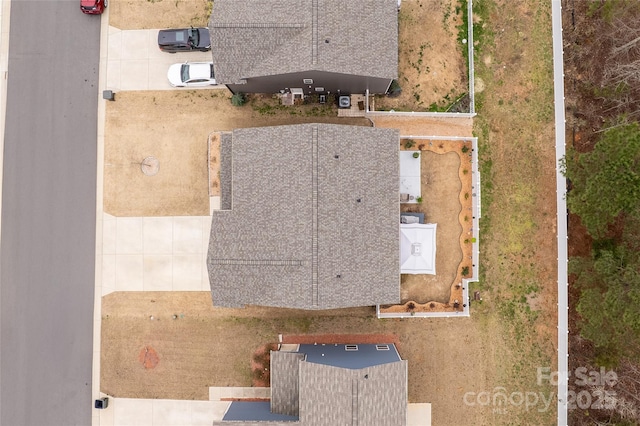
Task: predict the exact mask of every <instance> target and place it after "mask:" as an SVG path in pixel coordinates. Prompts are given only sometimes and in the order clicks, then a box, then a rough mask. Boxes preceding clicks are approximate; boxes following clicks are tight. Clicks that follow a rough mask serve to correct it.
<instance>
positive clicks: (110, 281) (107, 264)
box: [102, 254, 116, 296]
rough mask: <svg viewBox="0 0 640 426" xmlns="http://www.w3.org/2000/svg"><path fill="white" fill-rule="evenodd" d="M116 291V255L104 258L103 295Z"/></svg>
mask: <svg viewBox="0 0 640 426" xmlns="http://www.w3.org/2000/svg"><path fill="white" fill-rule="evenodd" d="M115 290H116V255H115V254H105V255H103V256H102V295H103V296H105V295H107V294H109V293H111V292H112V291H115Z"/></svg>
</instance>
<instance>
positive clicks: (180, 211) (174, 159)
mask: <svg viewBox="0 0 640 426" xmlns="http://www.w3.org/2000/svg"><path fill="white" fill-rule="evenodd" d="M309 122H322V123H341V124H351V125H362V126H371V122H370V121H369V120H367V119H365V118H362V117H355V118H352V117H348V118H339V117H338V116H337V109H336V108H335V107H332V106H322V107H320V105H319V104H315V105H314V104H308V105H299V106H296V107H286V108H284V107H282V106H280V105H279V101H278V100H277V99H273V98H272V97H270V96H253V97H252V98H251V99H250V101H249V102H248V103H247V104H246V105H244V106H242V107H233V106H232V105H231V101H230V94H229V93H227V91H226V90H224V91H223V90H219V89H211V90H192V91H182V90H179V91H175V92H174V91H157V92H153V91H145V92H120V93H118V100H117V102H109V103H108V104H107V114H106V125H105V160H104V161H105V166H104V210H105V212H107V213H109V214H112V215H114V216H184V215H186V216H202V215H204V216H206V215H208V214H209V180H208V179H209V172H208V169H207V167H208V162H207V155H208V154H207V152H208V136H209V134H210V133H211V132H213V131H218V130H233V129H236V128H244V127H258V126H275V125H282V124H297V123H309ZM149 156H152V157H155V158H156V159H157V160H158V161H159V170H158V173H157V174H155V175H153V176H148V175H146V174H144V173H143V165H142V164H141V163H142V161H143V160H144V159H145V158H147V157H149Z"/></svg>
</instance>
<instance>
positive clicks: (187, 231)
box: [173, 217, 203, 254]
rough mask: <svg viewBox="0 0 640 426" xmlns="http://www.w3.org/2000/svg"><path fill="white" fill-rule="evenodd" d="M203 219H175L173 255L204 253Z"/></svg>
mask: <svg viewBox="0 0 640 426" xmlns="http://www.w3.org/2000/svg"><path fill="white" fill-rule="evenodd" d="M202 238H203V235H202V219H201V218H200V217H175V218H174V220H173V253H174V254H196V253H202Z"/></svg>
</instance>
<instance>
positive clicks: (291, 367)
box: [270, 351, 304, 416]
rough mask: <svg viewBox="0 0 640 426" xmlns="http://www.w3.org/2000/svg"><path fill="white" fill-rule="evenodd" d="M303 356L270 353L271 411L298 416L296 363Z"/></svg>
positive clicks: (292, 353)
mask: <svg viewBox="0 0 640 426" xmlns="http://www.w3.org/2000/svg"><path fill="white" fill-rule="evenodd" d="M302 360H304V354H301V353H298V352H284V351H271V371H270V373H271V411H272V412H274V413H279V414H288V415H290V416H297V415H298V407H299V406H298V394H299V391H298V363H299V362H300V361H302Z"/></svg>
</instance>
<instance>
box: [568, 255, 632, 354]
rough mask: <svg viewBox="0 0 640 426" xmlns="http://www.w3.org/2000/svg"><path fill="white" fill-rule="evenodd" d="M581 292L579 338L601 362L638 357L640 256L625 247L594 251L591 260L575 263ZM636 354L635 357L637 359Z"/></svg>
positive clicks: (573, 267) (571, 265)
mask: <svg viewBox="0 0 640 426" xmlns="http://www.w3.org/2000/svg"><path fill="white" fill-rule="evenodd" d="M570 271H571V272H572V273H574V274H576V285H577V286H578V288H579V289H580V297H579V300H578V305H577V311H578V313H579V314H580V316H581V323H580V334H581V335H582V336H583V337H584V338H586V339H589V340H591V341H592V342H593V343H594V345H595V346H596V349H597V350H598V351H599V353H600V354H601V359H607V360H609V361H613V362H615V361H616V360H617V359H619V357H621V356H635V357H636V358H637V357H638V353H637V349H638V348H639V347H640V272H639V271H640V255H639V254H638V252H637V251H631V250H628V249H627V247H626V246H625V245H624V244H621V245H617V246H613V247H608V248H606V249H603V250H600V251H599V250H594V251H593V253H592V256H591V258H590V259H579V258H577V259H572V260H571V263H570ZM634 353H635V355H634Z"/></svg>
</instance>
